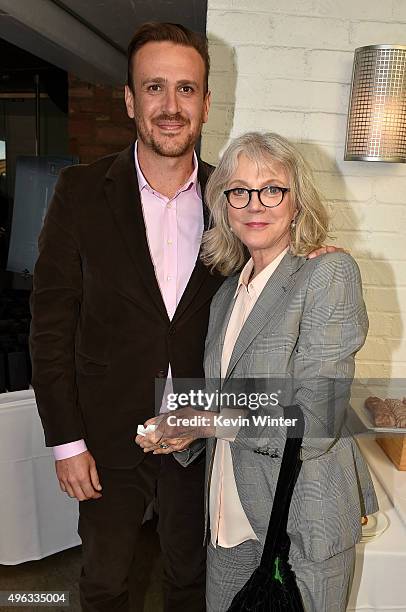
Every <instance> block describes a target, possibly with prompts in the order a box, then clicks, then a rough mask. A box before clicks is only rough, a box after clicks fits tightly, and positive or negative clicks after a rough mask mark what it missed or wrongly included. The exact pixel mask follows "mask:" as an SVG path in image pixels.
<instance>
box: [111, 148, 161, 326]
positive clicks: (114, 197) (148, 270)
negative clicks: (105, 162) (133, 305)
mask: <svg viewBox="0 0 406 612" xmlns="http://www.w3.org/2000/svg"><path fill="white" fill-rule="evenodd" d="M105 194H106V198H107V201H108V203H109V205H110V208H111V210H112V212H113V215H114V218H115V221H116V224H117V226H118V229H119V231H120V233H121V235H122V238H123V241H124V243H125V245H126V247H127V249H128V251H129V253H130V255H131V258H132V260H133V263H134V265H135V267H136V269H137V271H138V274H139V276H140V277H141V279H142V281H143V284H144V285H145V288H146V290H147V292H148V293H149V296H150V298H151V299H152V302H153V303H154V305H155V306H156V308H157V309H158V310H159V312H160V314H161V315H162V316H163V317H165V318H167V319H168V314H167V312H166V308H165V304H164V301H163V299H162V295H161V291H160V289H159V286H158V282H157V279H156V276H155V270H154V265H153V263H152V259H151V254H150V251H149V247H148V241H147V233H146V228H145V223H144V216H143V214H142V205H141V197H140V192H139V187H138V181H137V173H136V170H135V165H134V145H133V144H132V145H130V146H129V147H127V149H125V150H124V151H122V152H121V153H119V154H118V156H117V158H116V159H115V161H114V162H113V164H112V165H111V166H110V169H109V171H108V172H107V174H106V181H105ZM168 320H169V319H168Z"/></svg>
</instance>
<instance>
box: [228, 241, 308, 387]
mask: <svg viewBox="0 0 406 612" xmlns="http://www.w3.org/2000/svg"><path fill="white" fill-rule="evenodd" d="M305 261H306V259H305V258H304V257H294V256H293V255H291V254H290V253H289V252H288V253H286V255H285V257H284V258H283V259H282V261H281V263H280V264H279V266H278V267H277V268H276V270H275V272H274V273H273V274H272V276H271V278H270V279H269V281H268V282H267V284H266V285H265V287H264V289H263V291H262V293H261V295H260V296H259V298H258V300H257V302H256V304H255V305H254V308H253V309H252V310H251V312H250V314H249V315H248V317H247V320H246V321H245V323H244V325H243V327H242V329H241V332H240V334H239V336H238V338H237V340H236V343H235V345H234V349H233V352H232V355H231V358H230V362H229V364H228V368H227V374H226V377H225V380H227V378H229V377H230V375H231V373H232V371H233V369H234V368H235V366H236V364H237V362H238V361H239V359H241V357H242V355H243V354H244V353H245V351H246V350H247V348H248V347H249V345H250V344H251V342H252V341H253V340H254V338H255V337H256V336H257V335H258V334H259V333H260V331H261V330H262V329H263V327H264V326H265V325H266V324H267V323H269V322H270V321H274V323H276V321H277V320H278V318H279V317H280V316H281V315H282V314H283V312H284V310H285V307H286V305H287V303H288V300H289V298H290V293H291V291H292V289H293V287H294V284H295V273H296V272H297V271H298V270H299V269H300V268H301V267H302V265H303V264H304V263H305Z"/></svg>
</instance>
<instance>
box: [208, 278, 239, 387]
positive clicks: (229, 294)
mask: <svg viewBox="0 0 406 612" xmlns="http://www.w3.org/2000/svg"><path fill="white" fill-rule="evenodd" d="M237 282H238V276H236V277H235V281H234V282H232V283H230V284H229V285H228V286H227V288H226V291H224V293H223V295H222V300H221V302H220V303H218V304H217V305H216V311H215V313H212V316H214V317H215V319H214V321H215V323H214V327H213V329H212V330H211V334H210V336H211V337H212V338H214V343H213V347H212V349H211V350H210V351H209V352H208V353H206V356H205V362H206V363H205V370H206V376H207V378H211V379H216V380H217V379H218V380H220V378H221V376H220V374H221V356H222V353H223V346H224V338H225V335H226V331H227V326H228V322H229V320H230V317H231V313H232V311H233V308H234V294H235V290H236V288H237Z"/></svg>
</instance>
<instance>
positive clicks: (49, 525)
mask: <svg viewBox="0 0 406 612" xmlns="http://www.w3.org/2000/svg"><path fill="white" fill-rule="evenodd" d="M0 491H1V494H0V498H1V503H0V564H4V565H15V564H17V563H22V562H24V561H30V560H33V559H41V558H43V557H46V556H47V555H52V554H53V553H55V552H58V551H60V550H64V549H66V548H70V547H72V546H76V545H77V544H80V538H79V536H78V534H77V520H78V502H77V501H76V500H73V499H70V498H69V497H68V496H67V495H66V494H65V493H63V492H62V491H61V490H60V488H59V484H58V481H57V479H56V475H55V464H54V460H53V456H52V450H51V449H50V448H46V447H45V443H44V433H43V430H42V426H41V421H40V419H39V416H38V412H37V408H36V404H35V398H34V393H33V391H32V390H27V391H16V392H14V393H3V394H1V395H0Z"/></svg>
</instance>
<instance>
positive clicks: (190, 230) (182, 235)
mask: <svg viewBox="0 0 406 612" xmlns="http://www.w3.org/2000/svg"><path fill="white" fill-rule="evenodd" d="M134 161H135V170H136V172H137V179H138V185H139V190H140V195H141V204H142V212H143V215H144V222H145V228H146V232H147V239H148V245H149V250H150V253H151V258H152V262H153V264H154V268H155V276H156V279H157V282H158V285H159V288H160V290H161V294H162V298H163V300H164V303H165V306H166V310H167V312H168V316H169V318H170V319H172V317H173V315H174V314H175V310H176V307H177V305H178V303H179V301H180V299H181V297H182V294H183V292H184V291H185V289H186V285H187V284H188V282H189V278H190V276H191V274H192V272H193V268H194V266H195V263H196V259H197V257H198V255H199V249H200V243H201V239H202V234H203V208H202V197H201V191H200V186H199V184H198V181H197V169H198V165H197V157H196V154H194V157H193V172H192V174H191V175H190V177H189V178H188V180H187V181H186V183H185V184H184V185H183V186H182V187H181V188H180V189H178V191H177V192H176V194H175V195H174V196H173V198H171V199H169V198H167V197H166V196H164V195H162V194H160V193H158V192H157V191H154V190H153V189H152V188H151V187H150V185H149V184H148V183H147V180H146V179H145V177H144V175H143V173H142V170H141V168H140V165H139V163H138V155H137V143H135V147H134ZM135 205H136V203H135V202H134V206H135ZM170 377H171V366H170V364H169V372H168V379H170ZM170 389H171V382H170V380H169V381H168V382H167V387H166V393H168V391H170ZM161 410H162V409H161ZM151 416H153V415H151ZM137 425H138V423H135V422H134V430H136V428H137ZM134 433H135V432H134ZM85 450H87V447H86V443H85V441H84V440H76V441H74V442H68V443H67V444H60V445H59V446H54V448H53V451H54V457H55V459H57V460H59V459H67V458H68V457H73V456H75V455H79V454H80V453H83V452H84V451H85Z"/></svg>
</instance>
